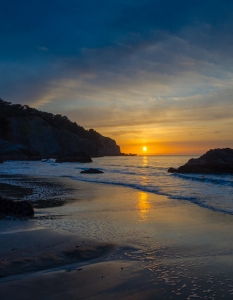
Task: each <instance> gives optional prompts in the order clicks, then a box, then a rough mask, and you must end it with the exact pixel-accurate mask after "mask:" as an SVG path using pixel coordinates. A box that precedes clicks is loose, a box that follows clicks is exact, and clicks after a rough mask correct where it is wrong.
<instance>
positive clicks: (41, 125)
mask: <svg viewBox="0 0 233 300" xmlns="http://www.w3.org/2000/svg"><path fill="white" fill-rule="evenodd" d="M73 152H85V153H86V154H88V155H90V156H92V157H93V156H107V155H120V154H121V153H120V147H119V146H118V145H117V144H116V142H115V141H114V140H112V139H110V138H108V137H104V136H102V135H101V134H99V133H98V132H96V131H95V130H93V129H90V130H85V129H84V128H83V127H81V126H79V125H77V124H76V123H75V122H71V121H70V120H69V119H68V118H67V117H65V116H61V115H53V114H51V113H47V112H42V111H39V110H36V109H34V108H30V107H29V106H26V105H24V106H22V105H20V104H11V103H9V102H5V101H3V100H2V99H0V157H1V158H3V159H27V158H31V159H39V158H41V157H55V158H56V157H58V156H60V155H66V154H69V153H73Z"/></svg>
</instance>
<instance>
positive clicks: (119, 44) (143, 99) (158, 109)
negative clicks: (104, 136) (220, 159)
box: [0, 0, 233, 139]
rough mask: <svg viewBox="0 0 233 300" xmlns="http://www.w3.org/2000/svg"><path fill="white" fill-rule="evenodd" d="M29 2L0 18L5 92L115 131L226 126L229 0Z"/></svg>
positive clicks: (230, 74)
mask: <svg viewBox="0 0 233 300" xmlns="http://www.w3.org/2000/svg"><path fill="white" fill-rule="evenodd" d="M29 2H30V1H28V0H26V1H24V2H23V3H22V2H21V3H20V4H19V3H18V2H17V1H13V0H10V1H9V4H7V3H6V4H5V6H6V7H5V8H6V14H5V16H3V18H2V19H0V25H1V24H2V25H4V26H0V33H1V36H2V38H3V44H4V47H2V48H1V49H0V51H1V59H0V70H1V83H0V89H1V97H2V98H5V100H7V101H11V102H13V103H22V104H29V105H31V106H33V107H37V108H38V109H41V110H46V111H51V112H54V113H61V114H63V115H67V116H68V117H70V118H71V119H72V120H73V121H76V122H77V123H79V124H80V125H83V126H85V127H87V128H91V127H93V128H95V129H99V130H103V132H106V133H108V132H109V133H112V134H113V133H114V134H116V135H118V136H121V137H122V138H123V137H127V138H129V136H130V133H131V135H133V136H134V137H135V138H136V137H137V136H139V135H141V136H143V135H145V134H146V133H145V130H147V131H150V132H152V133H153V134H155V133H156V134H157V135H159V133H158V130H157V128H159V129H160V130H161V128H163V132H166V134H167V135H169V134H168V132H170V133H171V134H170V138H177V137H178V135H175V134H174V131H175V130H177V131H179V132H180V130H182V128H183V131H185V132H186V133H187V135H189V134H191V131H192V130H196V132H198V134H200V135H203V136H204V135H205V134H207V135H209V136H211V138H212V137H213V136H214V135H213V134H212V133H211V132H215V134H216V135H218V136H221V137H222V138H223V139H226V134H230V133H229V129H228V128H227V125H226V124H232V114H231V112H232V109H233V107H232V106H233V104H232V97H233V89H232V79H233V60H232V51H233V44H232V33H233V29H232V28H233V18H232V11H233V9H231V8H233V3H229V1H227V2H226V1H225V0H222V1H217V0H212V1H209V0H207V1H204V2H201V3H200V1H189V2H187V1H184V0H178V1H170V0H169V1H161V0H158V1H150V0H148V1H146V3H145V1H139V0H137V1H136V0H135V1H131V0H127V1H116V2H114V3H112V2H109V1H100V2H98V5H97V2H96V1H85V2H82V1H78V2H75V1H71V0H70V1H67V2H66V3H60V2H59V3H58V2H57V1H46V3H45V1H43V0H42V1H41V2H40V3H37V4H32V3H31V2H30V3H29ZM226 3H227V5H226ZM13 4H15V5H13ZM16 4H17V5H16ZM10 7H13V8H12V9H11V8H10ZM210 8H211V9H210ZM25 14H26V15H27V16H29V18H28V19H27V18H26V19H25ZM42 16H43V18H42ZM9 17H11V18H10V19H11V20H12V24H10V23H9V22H8V21H7V20H9ZM42 20H43V21H42ZM29 23H30V24H31V25H30V26H29ZM38 45H41V46H38ZM197 124H199V125H200V126H197ZM143 127H144V129H143ZM129 128H130V129H129ZM145 128H146V129H145ZM217 131H218V133H217ZM152 133H151V134H147V135H148V136H150V138H152ZM186 133H185V134H186ZM210 133H211V134H210ZM180 135H181V133H180Z"/></svg>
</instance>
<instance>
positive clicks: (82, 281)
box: [0, 175, 233, 299]
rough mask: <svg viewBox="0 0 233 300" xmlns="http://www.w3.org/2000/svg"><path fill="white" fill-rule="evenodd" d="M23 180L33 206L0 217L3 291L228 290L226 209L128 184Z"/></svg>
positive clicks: (107, 294) (123, 293)
mask: <svg viewBox="0 0 233 300" xmlns="http://www.w3.org/2000/svg"><path fill="white" fill-rule="evenodd" d="M97 176H98V175H97ZM14 180H16V179H14V178H11V181H10V182H9V180H8V181H6V180H5V182H4V184H6V182H7V184H10V185H12V184H13V183H14ZM18 180H19V179H17V180H16V181H17V182H18ZM20 180H24V182H26V183H25V186H24V188H28V189H31V190H27V192H25V193H21V194H20V196H21V197H22V198H24V197H26V198H27V199H28V197H32V199H34V200H35V201H36V202H35V203H36V207H37V208H36V209H35V211H36V213H35V217H34V218H33V219H30V220H18V219H16V220H1V221H0V222H1V227H0V239H1V243H0V257H1V262H0V276H1V278H0V298H1V299H109V298H112V299H196V298H201V299H222V298H225V299H232V298H233V244H232V240H233V232H232V227H233V217H232V216H230V215H226V214H222V213H218V212H213V211H210V210H207V209H204V208H200V207H198V206H197V205H194V204H192V203H190V202H187V201H181V200H171V199H168V198H167V197H163V196H158V195H154V194H151V193H144V192H141V191H137V190H133V189H130V188H124V187H118V186H111V185H102V184H94V183H86V182H80V181H74V180H73V181H72V180H70V179H68V178H62V179H56V178H48V179H44V178H43V179H39V178H37V179H36V180H37V183H36V184H37V188H34V187H33V182H35V180H34V179H32V178H30V184H29V183H28V182H29V179H28V178H26V177H25V178H24V179H22V178H21V179H20ZM3 181H4V180H3ZM48 181H49V182H48ZM41 182H43V184H42V185H41ZM52 183H54V184H55V185H54V186H56V188H55V189H54V190H56V189H57V193H50V194H49V193H48V189H47V187H48V186H50V189H52V188H53V187H52V186H53V185H52ZM38 185H39V186H40V188H39V189H38ZM41 186H44V189H43V188H42V187H41ZM59 186H60V189H59ZM11 189H12V187H11ZM0 190H1V187H0ZM33 191H34V194H33ZM35 191H36V192H35ZM38 191H39V192H38ZM21 192H22V191H21ZM7 193H8V195H9V194H11V195H13V196H12V197H17V193H13V189H12V192H10V187H8V191H7ZM46 194H47V195H48V194H49V196H48V197H47V198H46V201H45V202H47V203H48V205H45V204H43V199H45V195H46Z"/></svg>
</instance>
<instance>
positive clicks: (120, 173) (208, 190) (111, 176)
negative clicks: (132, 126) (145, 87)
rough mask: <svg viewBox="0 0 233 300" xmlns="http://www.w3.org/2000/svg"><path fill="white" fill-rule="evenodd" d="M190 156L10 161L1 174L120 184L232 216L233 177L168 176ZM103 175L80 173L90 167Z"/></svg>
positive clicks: (205, 175) (3, 167) (2, 167)
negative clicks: (170, 170)
mask: <svg viewBox="0 0 233 300" xmlns="http://www.w3.org/2000/svg"><path fill="white" fill-rule="evenodd" d="M190 158H191V157H189V156H119V157H99V158H93V163H90V164H85V163H55V160H53V159H50V160H47V161H46V162H42V161H7V162H5V163H4V164H1V166H0V174H9V175H15V174H18V175H31V176H56V177H69V178H71V179H72V180H81V181H87V182H96V183H104V184H112V185H120V186H125V187H130V188H133V189H137V190H141V191H144V192H151V193H154V194H159V195H166V196H168V197H169V198H171V199H178V200H179V199H180V200H187V201H191V202H193V203H195V204H197V205H199V206H202V207H205V208H208V209H211V210H215V211H221V212H225V213H228V214H233V176H232V175H227V174H223V175H209V174H176V173H173V174H171V173H168V172H167V170H168V168H169V167H174V168H177V167H179V166H180V165H183V164H184V163H186V162H187V161H188V160H189V159H190ZM90 167H91V168H98V169H99V170H102V171H103V172H104V173H103V174H80V171H82V170H85V169H88V168H90Z"/></svg>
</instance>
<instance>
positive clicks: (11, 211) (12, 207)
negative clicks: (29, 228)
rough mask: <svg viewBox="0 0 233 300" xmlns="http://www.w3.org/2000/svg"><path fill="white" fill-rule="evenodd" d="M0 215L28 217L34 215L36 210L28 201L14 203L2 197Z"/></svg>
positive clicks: (0, 199) (0, 198)
mask: <svg viewBox="0 0 233 300" xmlns="http://www.w3.org/2000/svg"><path fill="white" fill-rule="evenodd" d="M0 214H2V215H18V216H24V217H28V216H33V215H34V209H33V207H32V205H31V203H30V202H29V201H27V200H23V201H13V200H10V199H5V198H2V197H1V196H0Z"/></svg>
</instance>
